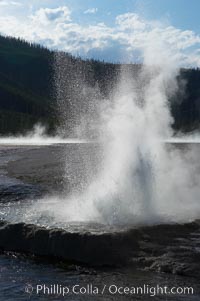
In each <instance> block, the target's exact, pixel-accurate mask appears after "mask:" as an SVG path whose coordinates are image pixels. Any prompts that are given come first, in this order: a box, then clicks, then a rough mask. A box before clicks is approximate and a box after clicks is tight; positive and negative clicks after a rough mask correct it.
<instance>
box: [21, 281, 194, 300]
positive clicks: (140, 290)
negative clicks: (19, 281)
mask: <svg viewBox="0 0 200 301" xmlns="http://www.w3.org/2000/svg"><path fill="white" fill-rule="evenodd" d="M25 292H26V293H28V294H36V295H49V296H50V295H51V296H53V295H54V296H63V297H65V296H67V295H104V294H110V295H149V296H151V297H154V296H157V295H193V294H194V289H193V288H192V287H168V286H160V285H156V286H151V285H148V284H144V285H142V286H118V285H115V284H109V285H107V284H104V285H102V286H101V287H100V286H95V285H93V284H86V285H79V284H75V285H72V286H64V285H60V284H51V285H46V284H37V285H35V286H33V285H31V284H27V285H26V287H25Z"/></svg>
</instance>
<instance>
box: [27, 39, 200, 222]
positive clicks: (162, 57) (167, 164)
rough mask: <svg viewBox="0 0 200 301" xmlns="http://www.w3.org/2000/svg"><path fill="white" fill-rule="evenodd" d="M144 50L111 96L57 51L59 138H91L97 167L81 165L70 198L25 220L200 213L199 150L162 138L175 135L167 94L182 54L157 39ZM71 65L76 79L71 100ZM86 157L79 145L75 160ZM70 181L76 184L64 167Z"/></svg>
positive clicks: (33, 210)
mask: <svg viewBox="0 0 200 301" xmlns="http://www.w3.org/2000/svg"><path fill="white" fill-rule="evenodd" d="M152 45H153V46H152ZM139 48H140V52H141V53H142V55H143V63H142V64H141V65H138V66H136V67H135V70H134V72H133V68H132V67H131V66H129V65H125V66H122V67H121V71H120V75H119V78H118V83H117V84H116V86H115V87H114V88H113V89H112V91H110V93H109V97H108V99H105V96H103V95H101V92H100V89H99V88H98V85H95V86H94V85H93V86H92V85H91V86H89V85H88V84H86V82H84V80H83V78H84V77H83V76H82V75H83V74H82V73H81V72H83V70H82V71H80V70H76V72H75V71H74V70H71V69H70V68H72V69H73V68H74V67H73V66H71V67H70V65H69V61H66V58H65V55H63V54H60V55H59V54H58V55H57V56H56V58H55V78H56V88H57V100H58V114H59V116H60V120H61V123H60V128H59V130H60V132H61V136H62V137H63V136H69V137H78V138H81V139H82V138H84V139H86V140H91V139H93V140H95V141H96V142H98V143H97V148H99V149H100V150H101V151H99V152H97V154H96V156H92V157H91V161H94V162H92V163H93V165H92V166H93V167H94V166H95V165H96V171H95V172H94V171H93V170H92V167H90V162H88V164H86V165H85V166H84V171H83V173H82V174H83V176H82V178H80V179H79V181H78V182H79V187H78V186H77V185H72V186H71V187H72V189H71V191H70V192H69V191H68V192H67V193H66V196H65V197H63V196H62V197H59V196H56V197H51V198H49V197H48V198H46V199H42V200H39V201H38V202H36V203H34V204H33V205H31V206H30V207H29V208H28V209H22V210H24V212H23V214H22V215H21V216H22V220H24V221H26V222H36V223H41V224H43V223H44V216H45V220H46V221H47V224H48V223H51V224H55V225H59V224H60V225H63V224H65V223H69V222H93V221H95V222H99V223H103V224H130V225H132V224H141V223H154V222H166V221H167V222H170V221H182V220H185V219H187V220H188V219H190V218H192V219H193V218H195V217H197V216H198V215H199V211H200V210H199V209H200V206H199V202H198V201H199V200H198V195H199V193H200V188H199V187H200V186H199V180H198V171H197V169H198V165H196V166H195V164H194V161H195V158H197V157H196V156H195V150H193V151H192V150H191V151H190V150H189V151H187V152H184V153H181V151H180V150H179V149H176V148H175V147H172V146H170V145H169V144H167V143H164V141H165V140H166V141H170V139H171V137H172V136H173V131H172V127H171V126H172V124H173V118H172V116H171V114H170V108H169V103H168V99H169V98H170V97H171V96H172V95H173V94H174V93H175V92H176V90H177V82H176V78H177V75H178V73H179V68H180V66H181V61H180V57H179V55H178V53H175V52H173V49H171V48H169V50H168V47H167V45H166V42H163V41H160V40H159V36H156V42H155V41H154V43H152V41H149V42H148V41H146V43H144V45H143V46H141V45H140V46H139ZM68 69H70V70H71V71H73V72H75V74H77V77H75V78H74V83H73V84H72V85H71V90H70V96H69V91H67V92H68V96H67V99H66V96H65V94H66V93H65V92H66V91H65V82H66V80H67V76H66V72H67V70H68ZM68 72H69V70H68ZM73 74H74V73H73ZM85 151H88V150H85ZM192 152H193V153H192ZM83 156H84V148H81V149H80V151H79V152H77V161H78V160H81V158H82V157H83ZM191 157H193V162H192V161H191ZM95 160H96V161H95ZM97 162H98V163H97ZM66 178H67V181H68V182H70V181H73V177H72V176H71V175H70V174H69V171H68V168H67V166H66Z"/></svg>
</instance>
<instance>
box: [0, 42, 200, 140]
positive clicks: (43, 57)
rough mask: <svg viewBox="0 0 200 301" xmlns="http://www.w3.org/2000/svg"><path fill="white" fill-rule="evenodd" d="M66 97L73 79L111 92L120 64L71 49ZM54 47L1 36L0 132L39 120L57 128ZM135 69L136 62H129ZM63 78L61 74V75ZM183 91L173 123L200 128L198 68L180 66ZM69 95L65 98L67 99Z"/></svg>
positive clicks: (175, 100) (18, 130)
mask: <svg viewBox="0 0 200 301" xmlns="http://www.w3.org/2000/svg"><path fill="white" fill-rule="evenodd" d="M62 55H64V56H66V61H67V62H68V63H67V66H66V68H65V70H66V81H65V83H64V84H65V90H66V92H65V96H66V95H67V94H70V96H71V92H70V90H71V89H73V85H74V82H76V84H77V81H78V80H79V78H82V77H84V80H85V82H86V83H88V85H90V86H92V87H95V86H96V85H98V87H99V90H100V93H101V94H102V95H103V96H105V97H106V96H108V94H109V91H110V90H111V89H112V87H113V85H114V84H115V83H116V80H117V76H118V75H119V70H120V65H119V64H111V63H104V62H98V61H94V60H90V61H89V60H86V61H83V60H81V59H80V58H74V57H72V56H71V55H69V54H62ZM54 60H55V52H53V51H50V50H48V49H45V48H43V47H41V46H38V45H34V44H30V43H27V42H25V41H22V40H17V39H14V38H9V37H2V36H0V135H4V134H9V133H23V132H25V131H27V130H29V129H31V128H32V127H33V125H34V124H35V123H37V122H41V123H42V124H44V125H46V126H47V128H48V129H49V131H50V132H51V131H53V130H54V129H55V127H56V124H57V118H56V116H57V115H56V107H57V105H56V97H57V95H56V92H55V82H54V71H55V70H54V64H53V62H54ZM126 67H127V68H130V69H132V71H133V72H134V70H135V68H137V66H136V65H129V66H126ZM58 80H59V79H58ZM179 83H180V90H179V92H178V93H177V95H176V96H175V97H173V100H170V101H171V102H172V103H173V105H172V113H173V116H174V117H175V124H174V127H175V128H177V129H182V130H185V131H189V130H192V129H194V128H197V127H199V122H200V70H199V69H188V70H182V71H181V75H180V76H179ZM68 100H69V98H68V97H66V99H65V101H66V102H67V101H68Z"/></svg>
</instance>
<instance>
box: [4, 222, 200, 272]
mask: <svg viewBox="0 0 200 301" xmlns="http://www.w3.org/2000/svg"><path fill="white" fill-rule="evenodd" d="M0 249H1V250H2V251H14V252H22V253H26V254H34V255H36V256H44V257H49V258H54V259H58V260H63V261H71V262H77V263H82V264H87V265H90V266H103V265H107V266H119V265H123V266H124V265H129V266H130V265H131V266H133V267H139V268H142V269H148V270H156V271H160V272H167V273H174V274H179V275H186V276H195V277H200V271H199V263H200V222H199V221H195V222H192V223H188V224H172V225H155V226H151V227H141V228H137V229H130V230H126V231H121V232H110V233H105V232H102V233H101V232H100V233H95V234H94V233H90V232H82V233H81V232H80V233H71V232H68V231H66V230H63V229H47V228H44V227H39V226H36V225H31V224H25V223H18V224H10V223H7V222H4V221H1V222H0Z"/></svg>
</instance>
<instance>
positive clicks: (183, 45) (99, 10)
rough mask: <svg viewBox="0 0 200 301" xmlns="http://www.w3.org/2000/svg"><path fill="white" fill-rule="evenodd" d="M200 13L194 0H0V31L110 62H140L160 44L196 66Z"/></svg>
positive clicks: (198, 62) (199, 52) (199, 62)
mask: <svg viewBox="0 0 200 301" xmlns="http://www.w3.org/2000/svg"><path fill="white" fill-rule="evenodd" d="M199 12H200V1H199V0H190V1H189V0H84V1H83V0H57V1H52V0H43V1H42V0H29V1H27V0H0V33H1V34H3V35H9V36H14V37H20V38H23V39H25V40H27V41H31V42H36V43H39V44H42V45H44V46H46V47H48V48H51V49H58V50H64V51H67V52H70V53H72V54H74V55H79V56H81V57H84V58H94V59H100V60H105V61H111V62H138V61H141V60H142V59H143V55H144V51H145V49H146V48H147V47H148V48H149V47H151V48H152V53H153V52H154V53H155V54H156V52H158V53H159V50H160V49H161V48H160V45H161V44H162V49H163V50H166V49H167V51H168V54H169V55H170V56H171V55H172V56H175V57H177V59H178V60H179V61H181V63H182V64H183V65H190V66H196V67H199V66H200V22H199ZM154 60H156V56H155V58H154Z"/></svg>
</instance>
